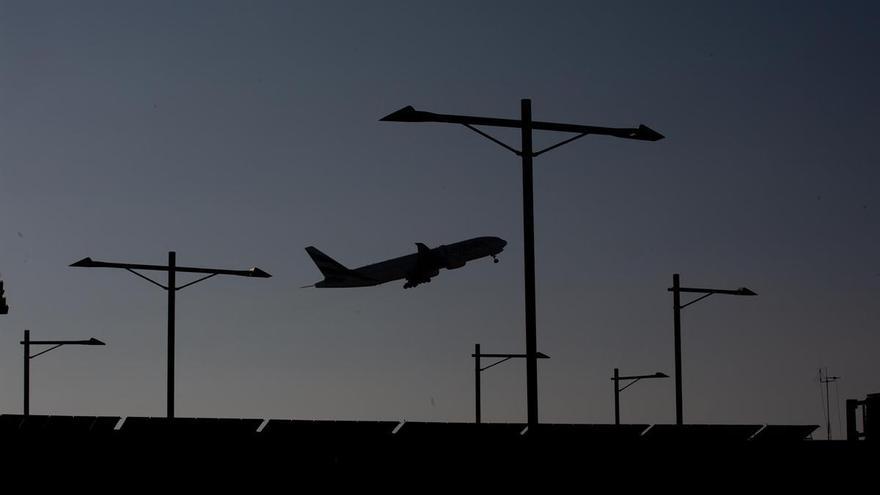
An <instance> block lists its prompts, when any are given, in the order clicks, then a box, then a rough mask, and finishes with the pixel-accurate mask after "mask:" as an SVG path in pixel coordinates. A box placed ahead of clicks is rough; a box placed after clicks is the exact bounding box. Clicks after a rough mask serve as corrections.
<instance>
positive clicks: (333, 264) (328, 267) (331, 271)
mask: <svg viewBox="0 0 880 495" xmlns="http://www.w3.org/2000/svg"><path fill="white" fill-rule="evenodd" d="M306 252H307V253H309V256H310V257H311V258H312V261H314V262H315V265H317V266H318V270H321V273H322V274H323V275H324V277H325V278H333V277H338V276H342V275H347V274H348V273H349V271H350V270H349V269H348V268H346V267H344V266H342V263H339V262H338V261H336V260H334V259H333V258H331V257H329V256H327V255H326V254H324V253H322V252H321V251H319V250H318V248H316V247H315V246H309V247H307V248H306Z"/></svg>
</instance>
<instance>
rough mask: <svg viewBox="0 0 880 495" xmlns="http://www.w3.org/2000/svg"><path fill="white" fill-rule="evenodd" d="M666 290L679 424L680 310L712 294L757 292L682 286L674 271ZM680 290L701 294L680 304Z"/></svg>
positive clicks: (680, 412) (680, 397) (680, 413)
mask: <svg viewBox="0 0 880 495" xmlns="http://www.w3.org/2000/svg"><path fill="white" fill-rule="evenodd" d="M667 290H668V291H669V292H672V309H673V312H674V323H675V424H677V425H681V424H684V417H683V412H682V392H681V310H683V309H684V308H686V307H688V306H690V305H691V304H694V303H695V302H697V301H702V300H703V299H705V298H707V297H709V296H711V295H712V294H726V295H730V296H757V295H758V294H757V293H755V292H752V291H751V290H750V289H748V288H746V287H740V288H739V289H733V290H729V289H700V288H696V287H682V286H681V283H680V281H679V276H678V274H677V273H674V274H673V275H672V287H670V288H669V289H667ZM682 292H691V293H695V294H703V295H702V296H700V297H698V298H696V299H694V300H693V301H690V302H688V303H686V304H681V293H682Z"/></svg>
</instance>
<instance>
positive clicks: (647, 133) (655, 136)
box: [627, 124, 666, 141]
mask: <svg viewBox="0 0 880 495" xmlns="http://www.w3.org/2000/svg"><path fill="white" fill-rule="evenodd" d="M627 137H629V138H631V139H640V140H642V141H659V140H661V139H663V138H665V137H666V136H664V135H663V134H660V133H659V132H657V131H655V130H654V129H651V128H650V127H648V126H646V125H642V124H639V128H638V129H636V131H635V132H633V133H631V134H630V135H629V136H627Z"/></svg>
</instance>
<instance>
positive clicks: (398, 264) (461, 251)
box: [306, 237, 507, 289]
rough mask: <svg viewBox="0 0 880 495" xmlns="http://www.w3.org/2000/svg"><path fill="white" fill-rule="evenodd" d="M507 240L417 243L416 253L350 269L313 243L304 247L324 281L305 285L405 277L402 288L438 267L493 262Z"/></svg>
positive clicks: (348, 284)
mask: <svg viewBox="0 0 880 495" xmlns="http://www.w3.org/2000/svg"><path fill="white" fill-rule="evenodd" d="M506 245H507V241H505V240H504V239H501V238H498V237H476V238H474V239H468V240H466V241H461V242H456V243H455V244H449V245H445V246H439V247H436V248H434V249H430V248H429V247H428V246H425V245H424V244H422V243H421V242H417V243H416V246H417V247H418V249H419V250H418V252H417V253H416V254H409V255H406V256H401V257H399V258H393V259H390V260H387V261H382V262H379V263H374V264H372V265H366V266H362V267H360V268H355V269H354V270H350V269H348V268H346V267H344V266H342V264H340V263H339V262H337V261H336V260H334V259H333V258H331V257H329V256H327V255H326V254H324V253H322V252H321V251H318V249H317V248H316V247H314V246H309V247H307V248H306V252H307V253H309V256H311V257H312V261H314V262H315V264H316V265H318V269H319V270H321V273H322V274H323V275H324V280H321V281H320V282H317V283H315V284H313V285H307V286H306V287H318V288H324V287H328V288H330V287H334V288H335V287H369V286H372V285H379V284H384V283H386V282H391V281H393V280H400V279H406V283H405V284H403V288H404V289H409V288H412V287H415V286H417V285H419V284H423V283H427V282H430V281H431V277H435V276H437V274H438V273H440V269H441V268H446V269H447V270H454V269H456V268H461V267H463V266H464V265H465V263H467V262H468V261H472V260H476V259H479V258H484V257H486V256H491V257H492V259H493V261H494V262H495V263H498V258H497V257H496V256H497V255H498V254H499V253H501V251H503V250H504V246H506Z"/></svg>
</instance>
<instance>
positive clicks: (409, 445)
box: [0, 415, 877, 482]
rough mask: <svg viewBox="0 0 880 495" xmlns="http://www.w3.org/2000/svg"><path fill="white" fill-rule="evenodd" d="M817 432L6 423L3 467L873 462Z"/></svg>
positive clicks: (433, 469) (266, 471)
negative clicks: (820, 438) (821, 438)
mask: <svg viewBox="0 0 880 495" xmlns="http://www.w3.org/2000/svg"><path fill="white" fill-rule="evenodd" d="M816 428H817V426H814V425H682V426H678V425H631V424H627V425H617V426H615V425H590V424H542V425H539V426H538V428H534V429H531V430H530V429H528V428H526V426H525V425H523V424H509V423H483V424H475V423H425V422H397V421H306V420H276V419H272V420H262V419H208V418H175V419H168V418H146V417H127V418H124V419H123V418H120V417H104V416H98V417H91V416H89V417H86V416H34V415H32V416H29V417H25V416H21V415H2V416H0V435H2V443H3V445H4V448H3V452H4V455H5V456H6V459H5V463H4V466H5V467H6V468H7V469H8V470H10V471H17V472H29V473H36V472H46V471H52V470H54V469H57V467H59V466H60V467H63V468H65V469H72V470H73V471H76V470H77V469H89V470H94V469H101V470H102V472H107V473H115V474H116V475H122V474H123V473H127V474H126V476H131V475H135V476H142V475H156V476H166V475H167V476H175V477H177V478H181V477H183V478H187V479H201V480H203V481H210V482H222V481H223V480H224V479H227V478H229V477H237V478H238V479H239V480H240V479H241V477H248V476H253V475H255V473H260V474H259V476H261V477H264V476H297V477H306V478H309V477H315V476H316V477H324V476H327V475H337V474H338V475H353V474H358V473H360V474H365V473H376V472H394V473H397V474H396V475H395V476H409V477H423V476H439V477H440V478H442V479H444V480H446V481H450V480H452V479H457V478H458V477H462V479H464V477H473V476H475V475H476V476H483V477H484V480H490V479H495V477H497V476H503V477H505V479H507V480H508V482H510V480H511V479H512V478H510V476H512V475H516V474H517V473H520V474H524V473H528V474H529V475H531V476H538V475H542V476H543V475H548V476H553V479H556V480H559V479H575V478H578V477H580V476H582V475H584V473H586V472H590V473H592V475H596V474H597V473H601V474H602V475H603V476H611V477H619V476H624V475H629V473H638V474H639V476H653V475H658V476H659V475H663V476H667V475H669V476H676V474H675V473H679V474H678V475H683V474H682V473H692V472H694V471H697V472H705V470H707V469H708V470H711V471H713V472H715V473H719V474H726V475H732V476H741V475H742V474H743V473H753V474H754V473H756V472H763V473H764V475H766V474H768V473H770V474H774V475H777V476H782V477H787V476H795V477H797V476H799V474H798V473H801V474H809V473H810V472H811V470H813V469H814V468H815V469H819V468H822V469H828V467H834V466H837V467H840V468H847V467H851V466H852V465H853V463H856V464H858V463H861V462H864V461H868V460H870V459H876V453H877V449H876V448H874V447H875V446H876V443H875V442H871V441H855V442H853V441H849V442H846V441H838V442H829V441H814V440H811V439H810V438H811V435H812V433H813V432H814V430H816Z"/></svg>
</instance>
